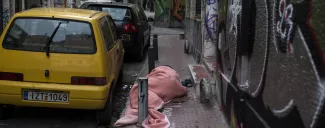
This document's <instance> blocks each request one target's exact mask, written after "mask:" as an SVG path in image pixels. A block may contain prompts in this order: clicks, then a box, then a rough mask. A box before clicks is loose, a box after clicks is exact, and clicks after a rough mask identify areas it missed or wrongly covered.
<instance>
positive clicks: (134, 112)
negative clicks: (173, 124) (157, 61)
mask: <svg viewBox="0 0 325 128" xmlns="http://www.w3.org/2000/svg"><path fill="white" fill-rule="evenodd" d="M147 77H148V88H149V91H148V108H149V110H148V118H147V119H146V120H145V121H144V122H143V123H142V126H143V127H145V128H167V127H169V125H170V124H169V121H168V118H167V117H166V116H165V115H164V114H162V113H160V112H159V111H157V110H158V109H160V108H162V107H163V105H164V104H166V103H168V102H169V101H170V100H172V99H174V98H176V97H180V96H184V95H185V94H186V93H187V89H186V88H185V87H183V86H182V84H181V82H180V79H179V75H178V74H177V73H176V71H175V70H173V69H172V68H170V67H167V66H159V67H157V68H155V69H154V70H152V72H151V73H150V74H149V75H147ZM137 122H138V84H137V83H136V84H134V85H133V87H132V88H131V91H130V104H129V105H128V106H127V109H126V111H125V113H124V115H123V116H122V117H121V118H120V119H119V120H117V121H116V123H115V126H124V125H130V124H136V123H137Z"/></svg>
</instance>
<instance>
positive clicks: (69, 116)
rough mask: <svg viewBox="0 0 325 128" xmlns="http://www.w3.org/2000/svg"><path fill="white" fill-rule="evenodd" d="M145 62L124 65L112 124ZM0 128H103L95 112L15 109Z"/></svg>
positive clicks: (0, 121) (2, 121) (29, 108)
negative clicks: (98, 124) (97, 121)
mask: <svg viewBox="0 0 325 128" xmlns="http://www.w3.org/2000/svg"><path fill="white" fill-rule="evenodd" d="M126 60H130V58H126ZM145 62H146V60H145V61H143V62H141V63H135V62H128V61H126V62H125V63H124V72H123V76H124V77H123V82H122V83H119V86H118V87H119V88H118V90H117V91H116V95H115V97H114V99H115V100H114V102H115V103H114V112H113V118H112V122H115V121H116V119H117V118H118V117H119V116H120V114H121V113H122V111H123V108H124V106H125V102H126V100H127V99H126V98H127V97H128V92H129V89H130V87H131V85H132V84H133V83H134V81H135V80H136V78H137V76H138V74H139V72H140V71H141V70H143V69H144V67H143V66H144V63H145ZM0 128H104V126H97V123H96V116H95V111H90V110H71V109H53V108H32V107H15V110H14V113H13V115H12V117H11V118H9V119H7V120H0Z"/></svg>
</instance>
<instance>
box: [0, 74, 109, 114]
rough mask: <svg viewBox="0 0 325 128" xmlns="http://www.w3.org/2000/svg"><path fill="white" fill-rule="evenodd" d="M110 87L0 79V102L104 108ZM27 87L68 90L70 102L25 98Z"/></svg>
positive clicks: (56, 106)
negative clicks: (24, 92)
mask: <svg viewBox="0 0 325 128" xmlns="http://www.w3.org/2000/svg"><path fill="white" fill-rule="evenodd" d="M109 88H110V86H109V85H106V86H84V85H69V84H54V83H33V82H15V81H1V80H0V104H10V105H18V106H32V107H51V108H71V109H102V108H104V106H105V103H106V100H107V96H108V93H109ZM26 89H28V90H38V91H50V92H51V91H56V92H57V91H62V92H68V93H69V102H68V103H63V102H44V101H29V100H24V98H23V90H26Z"/></svg>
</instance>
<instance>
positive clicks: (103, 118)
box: [97, 81, 115, 125]
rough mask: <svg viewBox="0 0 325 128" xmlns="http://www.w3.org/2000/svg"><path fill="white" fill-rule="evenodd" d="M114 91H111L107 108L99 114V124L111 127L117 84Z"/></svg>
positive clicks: (113, 88) (113, 87)
mask: <svg viewBox="0 0 325 128" xmlns="http://www.w3.org/2000/svg"><path fill="white" fill-rule="evenodd" d="M112 83H114V85H113V86H112V89H111V90H110V91H109V95H108V99H107V101H106V104H105V107H104V108H103V109H102V110H100V111H98V112H97V124H100V125H109V124H110V122H111V117H112V115H113V97H114V90H115V82H114V81H113V82H112Z"/></svg>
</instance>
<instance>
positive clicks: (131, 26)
mask: <svg viewBox="0 0 325 128" xmlns="http://www.w3.org/2000/svg"><path fill="white" fill-rule="evenodd" d="M79 8H80V9H90V10H98V11H104V12H107V13H109V14H110V15H111V16H112V18H113V20H114V22H115V24H116V28H117V31H118V35H121V34H127V35H130V41H123V44H124V47H125V52H126V54H129V55H132V56H134V57H135V58H136V59H137V60H138V61H142V60H143V58H144V57H143V55H144V50H145V49H146V48H147V47H148V46H149V45H150V32H151V26H150V25H149V23H148V19H147V16H146V15H145V13H144V11H143V9H142V8H141V7H139V6H138V5H136V4H130V3H120V2H85V3H83V4H82V5H80V7H79ZM152 20H153V19H152V18H150V21H152Z"/></svg>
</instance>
